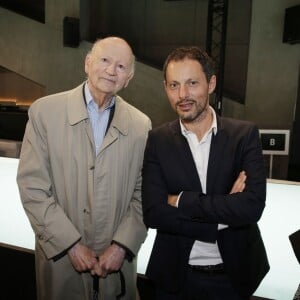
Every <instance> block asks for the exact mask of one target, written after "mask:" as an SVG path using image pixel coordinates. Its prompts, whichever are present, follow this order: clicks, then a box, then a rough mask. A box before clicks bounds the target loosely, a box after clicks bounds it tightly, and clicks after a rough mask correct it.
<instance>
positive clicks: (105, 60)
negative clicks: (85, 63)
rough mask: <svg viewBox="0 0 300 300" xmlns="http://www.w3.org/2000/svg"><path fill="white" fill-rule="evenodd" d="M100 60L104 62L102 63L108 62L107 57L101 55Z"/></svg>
mask: <svg viewBox="0 0 300 300" xmlns="http://www.w3.org/2000/svg"><path fill="white" fill-rule="evenodd" d="M100 60H101V62H104V63H105V62H108V59H107V58H106V57H102V58H101V59H100Z"/></svg>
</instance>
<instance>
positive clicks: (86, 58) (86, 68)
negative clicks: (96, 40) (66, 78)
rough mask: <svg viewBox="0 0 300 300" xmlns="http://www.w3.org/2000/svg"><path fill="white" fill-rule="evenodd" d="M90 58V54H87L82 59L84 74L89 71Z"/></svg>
mask: <svg viewBox="0 0 300 300" xmlns="http://www.w3.org/2000/svg"><path fill="white" fill-rule="evenodd" d="M90 60H91V55H90V54H87V56H86V57H85V61H84V70H85V73H86V74H88V71H89V65H90Z"/></svg>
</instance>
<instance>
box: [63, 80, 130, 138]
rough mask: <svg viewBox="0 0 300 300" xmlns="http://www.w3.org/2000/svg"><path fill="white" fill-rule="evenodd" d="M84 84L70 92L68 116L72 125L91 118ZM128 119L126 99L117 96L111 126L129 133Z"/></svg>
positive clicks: (124, 133)
mask: <svg viewBox="0 0 300 300" xmlns="http://www.w3.org/2000/svg"><path fill="white" fill-rule="evenodd" d="M84 84H85V83H82V84H81V85H79V86H77V87H76V88H74V89H73V90H71V91H70V93H69V94H68V118H69V123H70V125H75V124H77V123H79V122H81V121H83V120H86V119H88V118H89V115H88V111H87V108H86V104H85V100H84V96H83V88H84ZM128 121H129V115H128V110H127V105H125V101H124V100H123V99H122V98H121V97H120V96H116V102H115V112H114V117H113V119H112V121H111V124H110V127H114V128H116V129H118V130H119V131H120V132H121V133H122V134H123V135H127V134H128V129H129V128H128V127H129V123H128Z"/></svg>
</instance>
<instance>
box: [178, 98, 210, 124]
mask: <svg viewBox="0 0 300 300" xmlns="http://www.w3.org/2000/svg"><path fill="white" fill-rule="evenodd" d="M185 102H186V103H193V104H192V108H193V109H192V110H190V111H188V112H183V111H182V110H180V109H178V105H180V104H182V103H185ZM207 103H208V99H207V101H206V102H205V104H204V105H202V104H199V103H198V102H197V101H195V100H193V99H185V100H180V101H178V102H177V103H176V112H177V114H178V116H179V118H180V119H181V120H182V121H183V122H186V123H192V122H194V121H196V120H197V121H200V120H202V119H204V118H205V116H206V115H207V111H208V105H207Z"/></svg>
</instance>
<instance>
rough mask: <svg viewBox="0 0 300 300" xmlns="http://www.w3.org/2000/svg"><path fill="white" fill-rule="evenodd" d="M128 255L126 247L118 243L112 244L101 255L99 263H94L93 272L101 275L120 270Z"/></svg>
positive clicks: (104, 275)
mask: <svg viewBox="0 0 300 300" xmlns="http://www.w3.org/2000/svg"><path fill="white" fill-rule="evenodd" d="M125 255H126V251H125V249H123V248H122V247H120V246H118V245H117V244H112V245H110V246H109V247H108V248H107V249H106V250H105V251H104V252H103V253H102V254H101V255H100V256H99V260H98V263H97V264H95V265H94V267H93V269H92V271H91V273H92V275H95V274H96V275H98V276H100V277H106V276H107V275H108V274H110V273H113V272H116V271H118V270H119V269H120V268H121V267H122V264H123V262H124V259H125Z"/></svg>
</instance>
